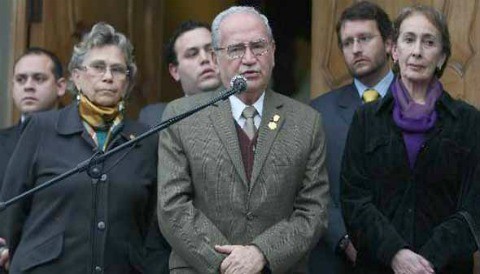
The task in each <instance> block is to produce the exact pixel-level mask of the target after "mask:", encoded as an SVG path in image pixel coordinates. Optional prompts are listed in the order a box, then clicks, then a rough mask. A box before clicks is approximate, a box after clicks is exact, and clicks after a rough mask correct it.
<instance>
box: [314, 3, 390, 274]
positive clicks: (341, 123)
mask: <svg viewBox="0 0 480 274" xmlns="http://www.w3.org/2000/svg"><path fill="white" fill-rule="evenodd" d="M336 31H337V38H338V45H339V47H340V49H341V51H342V53H343V57H344V61H345V64H346V65H347V68H348V70H349V73H350V74H351V75H352V77H353V83H350V84H348V85H346V86H343V87H340V88H338V89H335V90H332V91H330V92H328V93H326V94H324V95H322V96H320V97H318V98H316V99H314V100H313V101H312V103H311V105H312V107H314V108H315V109H316V110H318V111H319V112H320V113H321V114H322V116H323V121H324V127H325V132H326V136H327V166H328V174H329V178H330V193H331V196H332V199H331V204H330V207H329V212H328V213H329V220H328V230H327V234H326V235H325V237H324V238H322V239H321V240H320V242H319V243H318V245H317V246H316V247H315V249H314V250H313V252H312V255H311V257H310V263H309V267H310V272H311V273H350V272H351V271H349V269H351V267H353V266H354V264H355V260H356V249H355V247H354V246H353V244H352V243H351V242H350V241H349V237H348V235H347V232H346V229H345V223H344V221H343V218H342V212H341V208H340V194H339V192H340V182H339V181H340V166H341V161H342V155H343V149H344V146H345V140H346V137H347V132H348V128H349V125H350V122H351V120H352V117H353V114H354V112H355V110H356V108H357V107H358V106H360V105H361V104H362V103H363V102H368V101H371V100H375V99H376V98H379V97H383V96H384V95H385V94H386V93H387V92H388V89H389V87H390V84H391V83H392V80H393V78H394V75H393V73H392V71H391V70H390V65H389V62H388V58H389V55H390V50H391V47H392V37H391V35H392V23H391V21H390V19H389V18H388V15H387V14H386V13H385V11H383V10H382V9H381V8H380V7H379V6H377V5H376V4H373V3H370V2H366V1H362V2H357V3H355V4H353V5H351V6H350V7H348V8H347V9H345V10H344V11H343V13H342V15H341V17H340V19H339V21H338V22H337V26H336Z"/></svg>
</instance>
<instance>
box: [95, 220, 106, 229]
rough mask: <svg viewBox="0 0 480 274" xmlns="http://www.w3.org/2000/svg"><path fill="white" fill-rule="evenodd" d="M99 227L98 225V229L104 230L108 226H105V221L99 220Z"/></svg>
mask: <svg viewBox="0 0 480 274" xmlns="http://www.w3.org/2000/svg"><path fill="white" fill-rule="evenodd" d="M97 227H98V229H100V230H104V229H105V227H106V226H105V222H98V224H97Z"/></svg>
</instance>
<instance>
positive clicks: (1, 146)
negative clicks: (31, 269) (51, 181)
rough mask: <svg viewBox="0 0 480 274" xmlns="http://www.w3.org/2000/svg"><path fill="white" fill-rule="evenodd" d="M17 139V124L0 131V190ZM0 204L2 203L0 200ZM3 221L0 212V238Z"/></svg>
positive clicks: (3, 217)
mask: <svg viewBox="0 0 480 274" xmlns="http://www.w3.org/2000/svg"><path fill="white" fill-rule="evenodd" d="M19 137H20V125H19V124H17V125H15V126H12V127H9V128H4V129H1V130H0V190H1V189H2V182H3V176H4V175H5V170H6V169H7V165H8V161H9V160H10V157H11V156H12V153H13V150H14V149H15V146H16V145H17V141H18V138H19ZM0 202H4V201H2V200H0ZM3 220H5V214H4V212H0V238H4V237H5V222H4V221H3ZM0 273H5V272H4V271H3V269H2V268H0Z"/></svg>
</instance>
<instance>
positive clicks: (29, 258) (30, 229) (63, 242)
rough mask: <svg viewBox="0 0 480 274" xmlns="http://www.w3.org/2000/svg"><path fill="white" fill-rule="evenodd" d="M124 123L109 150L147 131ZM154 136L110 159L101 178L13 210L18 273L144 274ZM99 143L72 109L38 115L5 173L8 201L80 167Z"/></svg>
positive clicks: (41, 195) (10, 235)
mask: <svg viewBox="0 0 480 274" xmlns="http://www.w3.org/2000/svg"><path fill="white" fill-rule="evenodd" d="M145 129H146V128H145V126H143V125H141V124H139V123H136V122H130V121H125V124H124V126H123V128H122V129H121V131H120V133H119V134H117V135H116V136H115V137H114V139H113V140H112V142H111V143H110V146H109V149H110V148H112V147H115V146H118V145H120V144H122V143H124V142H125V141H126V140H128V139H130V138H132V136H137V135H139V134H140V133H142V132H143V131H144V130H145ZM156 146H157V139H156V138H155V137H152V138H149V139H146V140H144V141H142V143H140V144H138V145H136V146H134V147H131V148H129V149H127V150H126V151H123V152H119V153H117V154H115V155H113V156H112V157H111V158H110V159H107V160H106V162H105V163H104V165H103V172H102V175H101V176H100V178H99V179H91V178H90V177H89V176H88V175H87V174H86V172H81V173H78V174H75V175H73V176H71V177H69V178H67V179H65V180H64V181H63V182H60V183H57V184H56V185H54V186H52V187H49V188H47V189H44V190H42V191H41V192H37V193H36V194H34V195H33V196H31V197H29V198H28V199H25V200H23V201H22V202H20V203H18V204H16V205H14V206H12V207H11V208H9V209H8V210H7V212H6V213H7V242H8V245H9V248H10V251H11V252H12V255H13V258H12V261H11V271H10V273H11V274H15V273H25V272H28V273H82V274H83V273H92V272H94V271H96V269H98V270H100V271H103V272H102V273H112V274H113V273H115V274H116V273H138V272H141V271H142V265H143V259H144V255H145V254H144V241H145V236H146V233H147V230H148V227H149V224H150V222H151V217H152V213H153V212H152V210H153V208H154V203H155V182H156V158H157V157H156V153H155V151H156ZM96 151H97V149H96V146H95V144H94V142H93V140H92V139H91V137H90V135H89V134H88V132H87V131H86V130H85V127H84V126H83V124H82V121H81V119H80V117H79V115H78V110H77V106H76V105H75V104H72V105H70V106H68V107H66V108H64V109H62V110H58V111H50V112H45V113H39V114H38V115H35V116H33V117H31V119H30V121H29V122H28V124H27V126H26V127H25V129H24V131H23V133H22V135H21V137H20V140H19V142H18V145H17V148H16V150H15V152H14V154H13V156H12V158H11V160H10V163H9V166H8V168H7V172H6V174H5V179H4V182H8V184H4V187H3V189H2V193H1V194H0V199H1V200H6V198H11V197H13V196H15V195H18V194H20V193H22V192H24V191H26V190H28V189H31V188H33V187H35V186H38V185H41V184H42V183H44V182H45V181H47V180H49V179H52V178H53V177H55V176H58V175H59V174H61V173H63V172H65V171H67V170H69V169H71V168H73V167H75V166H76V165H77V164H78V163H80V162H81V161H84V160H86V159H88V158H90V157H92V155H94V153H96Z"/></svg>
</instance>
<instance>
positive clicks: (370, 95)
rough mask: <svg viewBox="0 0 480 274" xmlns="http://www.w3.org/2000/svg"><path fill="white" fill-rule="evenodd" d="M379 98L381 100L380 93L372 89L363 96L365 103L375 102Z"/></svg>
mask: <svg viewBox="0 0 480 274" xmlns="http://www.w3.org/2000/svg"><path fill="white" fill-rule="evenodd" d="M378 98H380V94H379V93H378V91H376V90H374V89H372V88H369V89H367V90H365V91H364V92H363V95H362V99H363V102H365V103H370V102H373V101H375V100H377V99H378Z"/></svg>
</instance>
